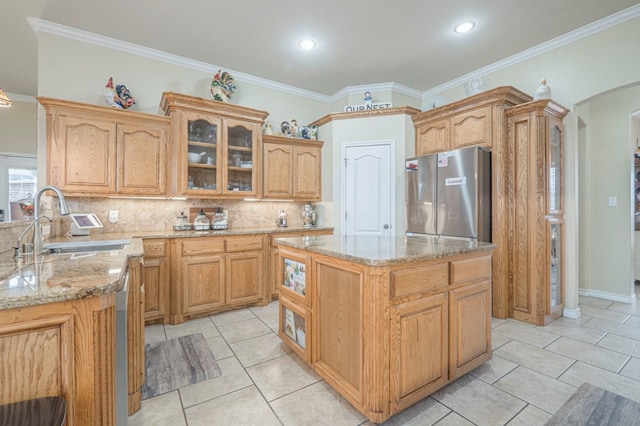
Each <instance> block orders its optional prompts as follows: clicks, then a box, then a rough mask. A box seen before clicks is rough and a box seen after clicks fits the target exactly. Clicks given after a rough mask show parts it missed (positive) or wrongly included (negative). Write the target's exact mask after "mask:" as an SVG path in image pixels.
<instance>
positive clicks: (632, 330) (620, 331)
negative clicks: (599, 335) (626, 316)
mask: <svg viewBox="0 0 640 426" xmlns="http://www.w3.org/2000/svg"><path fill="white" fill-rule="evenodd" d="M584 327H589V328H594V329H596V330H603V331H607V332H609V333H613V334H617V335H618V336H623V337H628V338H630V339H635V340H640V328H639V327H634V326H632V325H627V324H620V323H618V322H615V321H608V320H605V319H602V318H591V319H590V320H589V321H587V322H585V323H584Z"/></svg>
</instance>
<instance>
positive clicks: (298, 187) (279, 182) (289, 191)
mask: <svg viewBox="0 0 640 426" xmlns="http://www.w3.org/2000/svg"><path fill="white" fill-rule="evenodd" d="M262 141H263V167H264V171H263V176H264V178H263V196H264V198H273V199H293V200H307V201H318V200H320V197H321V195H322V194H321V180H322V177H321V170H322V145H323V144H324V143H323V142H320V141H312V140H308V139H292V138H286V137H282V136H267V135H265V136H263V139H262Z"/></svg>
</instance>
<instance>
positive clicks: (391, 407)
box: [279, 245, 491, 422]
mask: <svg viewBox="0 0 640 426" xmlns="http://www.w3.org/2000/svg"><path fill="white" fill-rule="evenodd" d="M279 250H280V252H279V256H280V260H279V272H280V274H279V276H280V277H282V278H283V283H282V285H281V286H280V312H281V315H280V330H279V335H280V336H281V337H282V339H283V340H284V341H285V342H286V344H287V345H289V346H290V347H291V348H292V349H293V350H294V351H295V352H296V353H297V354H298V355H300V356H301V357H302V358H303V359H305V361H307V362H308V363H309V364H310V365H311V366H312V367H313V368H314V370H315V371H316V372H317V373H318V374H320V376H322V377H323V378H324V379H325V380H326V381H327V383H329V384H330V385H331V386H332V387H333V388H335V389H336V390H337V391H338V392H339V393H340V394H341V395H342V396H344V397H345V398H346V399H347V400H348V401H349V402H350V403H351V404H352V405H353V406H354V407H355V408H356V409H358V410H359V411H360V412H361V413H363V414H364V415H365V416H367V417H368V418H369V420H371V421H372V422H383V421H385V420H387V419H388V418H389V417H391V416H393V415H394V414H396V413H398V412H400V411H402V410H404V409H406V408H407V407H409V406H411V405H413V404H415V403H416V402H418V401H419V400H421V399H423V398H425V397H426V396H428V395H430V394H431V393H433V392H435V391H436V390H438V389H440V388H442V387H443V386H445V385H447V384H448V383H450V382H451V381H453V380H455V379H457V378H458V377H460V376H462V375H464V374H466V373H467V372H469V371H471V370H472V369H474V368H476V367H477V366H479V365H481V364H482V363H484V362H486V361H487V360H489V359H490V358H491V250H481V251H476V252H471V253H465V254H457V255H452V256H447V257H438V258H436V259H431V260H425V261H419V262H410V263H401V264H397V263H394V264H391V265H384V266H372V265H368V264H362V263H358V262H354V261H350V260H345V259H342V258H338V257H334V256H329V255H326V254H320V253H315V252H311V251H307V250H304V249H299V248H294V247H290V246H285V245H280V247H279Z"/></svg>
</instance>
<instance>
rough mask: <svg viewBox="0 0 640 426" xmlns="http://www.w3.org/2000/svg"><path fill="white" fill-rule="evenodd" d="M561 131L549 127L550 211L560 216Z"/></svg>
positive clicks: (552, 126) (549, 212) (554, 126)
mask: <svg viewBox="0 0 640 426" xmlns="http://www.w3.org/2000/svg"><path fill="white" fill-rule="evenodd" d="M560 136H561V135H560V129H559V128H558V126H556V125H551V126H550V127H549V159H548V161H549V166H548V167H549V169H548V176H547V179H548V182H549V198H548V199H549V211H548V214H558V213H561V211H562V196H561V194H562V192H561V191H562V145H561V140H562V139H561V137H560Z"/></svg>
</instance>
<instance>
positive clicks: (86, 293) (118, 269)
mask: <svg viewBox="0 0 640 426" xmlns="http://www.w3.org/2000/svg"><path fill="white" fill-rule="evenodd" d="M142 252H143V250H142V240H140V239H139V238H133V239H132V240H131V243H130V244H128V245H126V246H124V248H123V249H121V250H111V251H95V252H78V253H66V254H47V255H38V256H35V255H29V256H25V257H22V258H20V259H15V258H14V257H13V254H12V253H5V254H4V255H2V256H0V310H4V309H13V308H21V307H26V306H32V305H41V304H45V303H54V302H63V301H67V300H75V299H81V298H85V297H93V296H100V295H103V294H107V293H113V292H116V291H117V290H119V289H120V287H121V285H122V279H123V278H124V276H125V274H126V272H127V260H128V259H129V258H131V257H142Z"/></svg>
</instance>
